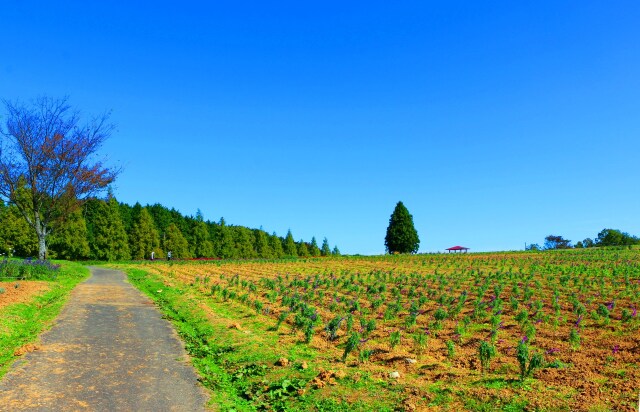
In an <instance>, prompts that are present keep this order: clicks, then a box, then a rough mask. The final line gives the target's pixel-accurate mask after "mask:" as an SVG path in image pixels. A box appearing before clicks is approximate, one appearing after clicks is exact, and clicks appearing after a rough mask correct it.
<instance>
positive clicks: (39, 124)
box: [0, 97, 119, 258]
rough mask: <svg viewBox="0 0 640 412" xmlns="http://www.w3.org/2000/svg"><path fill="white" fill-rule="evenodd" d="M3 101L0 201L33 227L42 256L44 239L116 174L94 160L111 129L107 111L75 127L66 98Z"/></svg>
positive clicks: (77, 118)
mask: <svg viewBox="0 0 640 412" xmlns="http://www.w3.org/2000/svg"><path fill="white" fill-rule="evenodd" d="M3 103H4V106H5V109H6V112H7V121H6V125H5V127H4V128H0V132H1V136H2V140H1V141H0V198H2V199H4V200H6V201H7V202H8V203H11V204H14V205H16V206H17V208H18V210H19V211H20V213H21V214H22V215H23V216H24V218H25V220H26V221H27V222H28V223H29V225H30V226H31V227H33V229H34V230H35V232H36V234H37V236H38V242H39V256H40V258H44V257H45V256H46V236H47V235H48V234H49V233H51V231H52V230H53V229H55V226H56V225H57V224H58V223H59V222H60V221H61V220H62V219H63V218H64V217H65V216H66V215H68V214H69V213H71V212H72V211H73V210H74V209H75V208H77V207H78V206H79V204H80V202H81V201H83V200H84V199H86V198H87V197H88V196H91V195H95V194H96V193H98V192H99V191H101V190H103V189H105V188H106V187H107V186H108V185H109V184H110V183H112V182H113V181H114V180H115V178H116V176H117V175H118V173H119V169H112V168H107V167H105V166H103V164H102V162H100V161H98V160H96V159H95V158H94V157H95V155H96V153H97V151H98V150H99V149H100V147H101V146H102V144H103V143H104V142H105V141H106V140H107V139H108V138H109V136H110V135H111V133H112V132H113V130H114V125H113V124H111V123H110V122H109V114H108V113H105V114H103V115H101V116H97V117H94V118H92V119H90V121H88V122H87V123H85V124H81V123H80V114H79V112H78V111H75V110H72V108H71V106H70V105H69V104H68V98H67V97H64V98H61V99H54V98H50V97H40V98H38V99H35V100H34V101H33V102H31V104H30V105H25V104H23V103H20V102H10V101H6V100H5V101H3Z"/></svg>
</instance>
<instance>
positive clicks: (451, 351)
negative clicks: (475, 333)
mask: <svg viewBox="0 0 640 412" xmlns="http://www.w3.org/2000/svg"><path fill="white" fill-rule="evenodd" d="M445 346H446V347H447V356H448V357H449V359H453V358H454V357H455V356H456V344H455V343H453V341H451V340H448V341H446V342H445Z"/></svg>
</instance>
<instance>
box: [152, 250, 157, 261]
mask: <svg viewBox="0 0 640 412" xmlns="http://www.w3.org/2000/svg"><path fill="white" fill-rule="evenodd" d="M155 258H156V252H151V260H153V259H155Z"/></svg>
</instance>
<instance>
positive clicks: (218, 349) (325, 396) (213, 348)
mask: <svg viewBox="0 0 640 412" xmlns="http://www.w3.org/2000/svg"><path fill="white" fill-rule="evenodd" d="M126 272H127V273H128V276H129V281H130V282H131V283H132V284H133V285H135V286H136V287H138V288H139V289H140V290H141V291H142V292H143V293H145V294H146V295H148V296H149V297H150V298H151V299H153V300H154V301H155V302H156V304H157V305H158V306H159V308H160V310H161V311H162V312H163V314H164V316H165V318H166V319H168V320H170V321H171V322H172V323H173V325H174V327H175V328H176V330H177V332H178V334H179V335H180V337H181V339H182V340H183V341H184V343H185V348H186V350H187V352H188V353H189V355H190V357H191V360H192V362H193V365H194V366H195V367H196V369H197V370H198V371H199V374H200V376H201V383H202V384H203V385H204V386H205V387H207V388H209V389H211V401H210V404H211V406H212V407H214V408H215V409H217V410H223V411H255V410H277V411H305V410H314V411H370V410H377V411H381V412H383V411H393V410H395V407H392V406H390V405H399V404H400V402H401V400H402V390H403V387H402V385H396V386H394V387H390V386H389V385H388V383H387V382H386V381H381V380H378V379H371V378H370V377H369V376H368V375H367V374H358V378H355V377H354V376H355V374H356V373H357V372H358V371H357V370H353V371H351V370H348V371H347V375H346V376H345V377H344V378H341V379H336V380H337V381H338V384H337V385H335V386H329V385H328V386H326V387H324V388H322V389H315V388H314V387H313V386H312V385H311V384H310V382H311V381H312V379H313V378H314V377H315V376H316V375H318V373H319V367H318V365H322V367H323V368H324V369H326V370H329V369H334V368H336V366H337V367H343V364H341V363H336V359H329V358H328V357H327V355H326V354H324V353H320V352H319V351H318V350H316V349H314V348H312V347H310V346H309V345H307V344H305V343H303V342H298V343H294V344H291V345H279V344H278V336H279V335H278V333H286V332H285V331H284V329H285V328H283V330H281V331H280V332H273V331H270V329H271V328H272V326H273V325H272V324H271V323H272V322H271V321H270V320H269V319H268V320H267V321H266V322H265V319H267V318H265V317H263V316H257V315H256V314H255V311H252V310H248V309H247V308H245V307H243V306H241V305H235V304H233V303H231V302H226V303H220V302H217V301H215V300H214V299H206V297H205V296H204V295H201V294H199V293H200V292H198V291H197V290H196V289H195V288H191V287H188V286H181V287H180V288H173V287H168V286H167V285H166V284H164V283H163V282H162V280H161V279H160V278H158V277H157V276H155V275H151V274H148V273H146V272H144V271H142V270H139V269H126ZM203 302H204V304H206V305H208V306H209V307H210V308H211V309H212V312H213V313H214V314H215V316H216V318H215V319H213V320H212V319H208V318H207V315H206V312H205V311H204V309H203V308H202V305H203ZM238 321H239V322H241V323H242V330H238V329H235V328H229V324H231V323H233V322H238ZM280 357H285V358H287V359H288V360H289V361H290V362H291V364H290V366H288V367H281V366H276V361H277V360H278V359H279V358H280ZM302 362H307V363H308V364H309V365H310V366H309V367H308V368H307V369H302V368H301V367H300V365H301V364H302ZM354 394H355V395H354Z"/></svg>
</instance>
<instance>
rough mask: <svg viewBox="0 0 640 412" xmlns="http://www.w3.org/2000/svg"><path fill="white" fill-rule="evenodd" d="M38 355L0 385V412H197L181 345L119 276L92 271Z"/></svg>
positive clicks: (200, 395)
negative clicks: (78, 411) (77, 411)
mask: <svg viewBox="0 0 640 412" xmlns="http://www.w3.org/2000/svg"><path fill="white" fill-rule="evenodd" d="M91 273H92V276H91V277H90V278H89V279H88V280H87V281H85V282H83V283H82V284H80V285H78V286H77V287H76V288H75V289H74V290H73V292H72V293H71V296H70V298H69V301H68V303H67V305H66V306H65V308H64V310H63V311H62V313H61V315H60V317H59V318H58V320H57V323H56V324H55V325H54V326H53V328H52V329H51V330H50V331H48V332H45V333H44V334H43V335H42V336H41V344H40V346H39V350H37V351H35V352H31V353H29V354H27V355H25V356H24V357H22V358H21V359H20V361H18V362H16V364H15V365H14V366H13V368H12V370H11V371H10V372H9V373H7V375H5V377H4V378H3V380H2V381H1V382H0V411H25V410H29V411H52V410H54V411H68V410H73V411H76V410H86V411H201V410H204V405H205V403H206V401H207V395H206V393H205V391H204V389H202V388H201V387H200V386H199V385H198V383H197V375H196V372H195V370H194V369H193V367H192V366H191V365H190V364H189V363H188V359H187V354H186V352H185V351H184V348H183V344H182V343H181V341H180V340H179V339H178V337H177V335H176V333H175V331H174V330H173V328H172V327H171V325H170V324H169V322H167V321H166V320H164V319H162V317H161V314H160V312H159V311H158V310H157V309H156V308H155V307H154V306H153V303H152V302H151V301H150V300H149V299H148V298H147V297H145V296H143V295H142V294H141V293H140V292H139V291H138V290H137V289H135V288H134V287H133V286H131V285H130V284H129V283H127V282H126V281H125V279H126V276H125V275H124V274H123V273H122V272H118V271H115V270H109V269H104V268H97V267H92V268H91Z"/></svg>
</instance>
